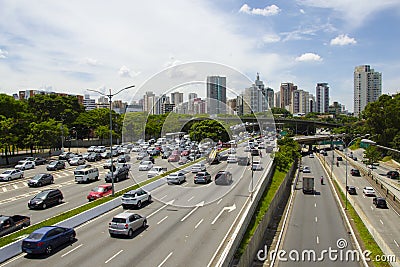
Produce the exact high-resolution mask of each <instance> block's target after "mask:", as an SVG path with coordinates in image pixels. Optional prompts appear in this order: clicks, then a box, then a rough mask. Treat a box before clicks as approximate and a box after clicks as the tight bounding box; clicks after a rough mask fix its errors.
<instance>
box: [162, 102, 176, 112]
mask: <svg viewBox="0 0 400 267" xmlns="http://www.w3.org/2000/svg"><path fill="white" fill-rule="evenodd" d="M174 108H175V104H171V103H162V105H161V114H165V113H168V112H172V111H174Z"/></svg>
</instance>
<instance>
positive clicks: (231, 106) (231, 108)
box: [226, 98, 236, 115]
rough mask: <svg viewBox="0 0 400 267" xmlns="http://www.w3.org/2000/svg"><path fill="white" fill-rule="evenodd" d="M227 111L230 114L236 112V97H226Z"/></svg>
mask: <svg viewBox="0 0 400 267" xmlns="http://www.w3.org/2000/svg"><path fill="white" fill-rule="evenodd" d="M226 105H227V109H228V110H227V111H226V112H227V113H228V114H231V115H235V114H236V98H232V99H228V100H227V103H226Z"/></svg>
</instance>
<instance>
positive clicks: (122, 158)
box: [118, 154, 131, 163]
mask: <svg viewBox="0 0 400 267" xmlns="http://www.w3.org/2000/svg"><path fill="white" fill-rule="evenodd" d="M130 160H131V156H129V155H128V154H124V155H121V156H119V157H118V162H120V163H126V162H128V161H130Z"/></svg>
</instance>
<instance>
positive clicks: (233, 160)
mask: <svg viewBox="0 0 400 267" xmlns="http://www.w3.org/2000/svg"><path fill="white" fill-rule="evenodd" d="M226 162H227V163H237V162H238V159H237V157H236V155H229V156H228V159H227V160H226Z"/></svg>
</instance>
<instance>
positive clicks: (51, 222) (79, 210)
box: [0, 158, 204, 247]
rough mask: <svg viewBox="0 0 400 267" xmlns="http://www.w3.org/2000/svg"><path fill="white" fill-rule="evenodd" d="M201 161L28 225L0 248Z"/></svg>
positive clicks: (9, 237)
mask: <svg viewBox="0 0 400 267" xmlns="http://www.w3.org/2000/svg"><path fill="white" fill-rule="evenodd" d="M201 160H204V158H199V159H197V160H195V161H191V162H189V163H187V164H185V165H182V166H180V167H178V168H175V169H173V170H169V171H167V172H165V173H163V174H161V175H158V176H155V177H153V178H150V179H147V180H146V181H143V182H141V183H139V184H135V185H132V186H129V187H127V188H125V189H123V190H120V191H118V192H115V194H114V196H107V197H103V198H99V199H97V200H95V201H92V202H88V203H86V204H83V205H81V206H79V207H77V208H75V209H72V210H69V211H66V212H63V213H60V214H58V215H56V216H54V217H51V218H49V219H46V220H44V221H41V222H39V223H36V224H32V225H30V226H28V227H26V228H23V229H21V230H19V231H17V232H14V233H12V234H10V235H7V236H4V237H2V238H0V247H3V246H5V245H8V244H10V243H12V242H15V241H17V240H19V239H21V238H24V237H26V236H27V235H29V234H30V233H32V232H33V231H35V230H37V229H39V228H41V227H43V226H49V225H55V224H57V223H59V222H62V221H64V220H66V219H68V218H71V217H73V216H75V215H78V214H80V213H82V212H85V211H87V210H90V209H92V208H94V207H96V206H99V205H101V204H104V203H106V202H108V201H111V200H113V199H115V198H117V197H120V196H122V195H123V194H125V193H126V192H128V191H131V190H134V189H137V188H139V187H142V186H144V185H146V184H149V183H151V182H154V181H156V180H158V179H161V178H162V177H165V176H167V175H168V174H170V173H173V172H176V171H178V170H182V169H184V168H186V167H188V166H190V165H191V164H194V163H197V162H199V161H201Z"/></svg>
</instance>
